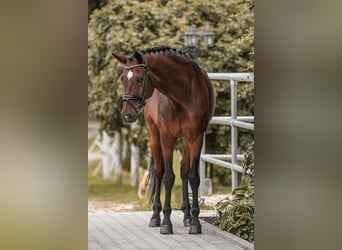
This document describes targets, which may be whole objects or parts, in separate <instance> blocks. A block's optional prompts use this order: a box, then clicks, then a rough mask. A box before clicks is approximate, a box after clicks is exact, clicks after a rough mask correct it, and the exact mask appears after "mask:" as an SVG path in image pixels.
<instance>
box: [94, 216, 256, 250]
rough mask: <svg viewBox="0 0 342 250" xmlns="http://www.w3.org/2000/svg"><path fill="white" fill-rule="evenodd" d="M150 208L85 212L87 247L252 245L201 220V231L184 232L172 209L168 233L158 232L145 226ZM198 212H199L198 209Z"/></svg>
mask: <svg viewBox="0 0 342 250" xmlns="http://www.w3.org/2000/svg"><path fill="white" fill-rule="evenodd" d="M151 215H152V212H103V211H99V212H93V213H88V249H89V250H97V249H107V250H111V249H206V250H214V249H227V250H238V249H254V248H253V245H252V244H251V243H248V242H245V241H243V240H241V239H240V238H238V237H236V236H234V235H232V234H229V233H227V232H223V231H222V230H220V229H219V228H217V227H214V226H213V225H211V224H209V223H206V222H204V221H201V224H202V234H198V235H191V234H188V230H189V228H188V227H184V226H183V213H182V212H181V211H173V212H172V214H171V220H172V223H173V232H174V234H172V235H161V234H160V233H159V227H155V228H152V227H149V226H148V224H149V220H150V217H151ZM201 215H202V213H201Z"/></svg>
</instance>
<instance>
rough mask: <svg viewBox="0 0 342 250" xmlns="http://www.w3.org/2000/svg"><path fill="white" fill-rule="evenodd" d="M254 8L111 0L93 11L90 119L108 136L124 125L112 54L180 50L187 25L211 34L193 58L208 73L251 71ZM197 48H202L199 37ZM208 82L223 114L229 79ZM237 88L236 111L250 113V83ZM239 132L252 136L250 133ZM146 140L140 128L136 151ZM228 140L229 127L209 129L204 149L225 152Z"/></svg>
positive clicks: (232, 3) (215, 1) (242, 2)
mask: <svg viewBox="0 0 342 250" xmlns="http://www.w3.org/2000/svg"><path fill="white" fill-rule="evenodd" d="M253 10H254V1H252V0H228V1H227V0H212V1H207V0H196V1H195V0H186V1H177V0H154V1H152V0H145V1H144V0H140V1H138V0H132V1H124V0H115V1H108V4H107V5H105V6H103V7H102V8H101V9H95V10H94V11H93V13H92V14H91V16H90V20H89V24H88V40H89V41H88V43H89V45H88V90H89V91H88V93H89V103H88V111H89V117H90V118H93V119H96V120H99V121H100V122H101V128H102V129H105V130H106V131H107V132H108V133H109V134H113V133H114V132H113V131H119V132H120V131H121V128H122V126H123V124H122V122H121V117H120V109H121V102H120V98H119V96H120V93H122V88H121V85H120V81H119V80H118V79H119V76H120V74H121V65H119V64H118V63H117V61H116V60H113V59H112V56H111V53H112V52H115V53H116V54H125V55H130V54H132V53H133V52H134V51H136V50H142V49H145V48H148V47H154V46H160V45H169V46H172V47H176V48H179V49H181V48H183V41H184V40H183V35H184V32H185V31H186V30H187V29H188V28H189V27H196V28H197V29H198V30H199V31H202V32H203V31H204V29H205V28H206V27H207V26H209V27H210V28H211V29H212V30H213V32H214V33H215V34H216V39H215V40H216V44H215V46H214V48H212V49H210V51H206V50H202V52H203V53H202V56H200V57H199V59H198V61H199V63H200V64H201V65H203V66H204V67H205V68H206V70H207V71H208V72H253V59H254V49H253V33H254V27H253V25H254V20H253V18H254V14H253ZM200 46H201V47H202V48H203V47H204V44H203V41H200ZM183 49H184V48H183ZM213 84H214V87H215V89H216V92H217V103H216V112H215V114H216V115H224V114H227V110H229V108H228V107H229V104H230V103H229V101H228V96H229V83H227V82H225V81H213ZM239 90H240V92H239V95H240V103H239V111H240V113H239V115H244V114H246V113H248V114H250V113H252V114H253V113H254V100H253V86H252V85H250V84H249V85H246V86H245V87H244V88H243V89H241V88H240V89H239ZM139 118H140V119H139V126H140V127H145V126H144V121H143V119H142V116H140V117H139ZM241 133H242V132H241ZM244 133H245V134H246V135H245V136H249V137H251V136H252V134H251V133H250V132H244ZM147 138H148V137H147V132H146V129H144V130H142V135H141V136H139V140H138V141H137V143H138V145H139V148H140V151H141V154H144V153H145V152H146V150H147V148H146V145H147ZM208 138H210V139H208ZM239 138H240V139H239V140H240V141H239V143H242V145H243V148H247V147H248V143H246V142H245V139H243V138H244V137H241V136H239ZM228 144H229V129H227V128H225V127H222V126H220V127H217V126H210V127H209V129H208V135H207V151H208V152H212V151H216V152H218V151H220V152H227V150H228V149H227V145H228ZM143 158H144V157H142V159H143Z"/></svg>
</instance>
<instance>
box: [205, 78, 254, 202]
mask: <svg viewBox="0 0 342 250" xmlns="http://www.w3.org/2000/svg"><path fill="white" fill-rule="evenodd" d="M208 76H209V78H210V79H211V80H228V81H230V99H231V116H214V117H213V118H212V119H211V121H210V124H217V125H229V126H231V154H206V153H205V137H204V141H203V146H202V152H201V159H200V166H199V173H200V179H201V182H200V187H199V194H200V195H201V196H203V195H204V193H205V162H208V163H211V164H214V165H217V166H220V167H224V168H228V169H230V170H231V171H232V190H234V189H235V188H236V187H237V185H238V172H240V173H241V172H242V171H243V167H242V166H240V165H238V160H243V159H244V155H242V154H238V153H237V143H238V134H237V129H238V127H239V128H244V129H249V130H254V124H253V123H252V122H254V116H237V86H238V82H240V81H242V82H254V75H253V74H250V73H208Z"/></svg>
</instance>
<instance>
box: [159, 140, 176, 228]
mask: <svg viewBox="0 0 342 250" xmlns="http://www.w3.org/2000/svg"><path fill="white" fill-rule="evenodd" d="M175 141H176V140H175V138H172V137H170V136H164V137H163V136H161V144H162V151H163V160H164V169H165V172H164V178H163V182H164V186H165V204H164V209H163V214H164V218H163V222H162V224H161V226H160V233H161V234H173V229H172V223H171V219H170V216H171V191H172V187H173V184H174V182H175V174H174V172H173V168H172V158H173V147H174V145H175Z"/></svg>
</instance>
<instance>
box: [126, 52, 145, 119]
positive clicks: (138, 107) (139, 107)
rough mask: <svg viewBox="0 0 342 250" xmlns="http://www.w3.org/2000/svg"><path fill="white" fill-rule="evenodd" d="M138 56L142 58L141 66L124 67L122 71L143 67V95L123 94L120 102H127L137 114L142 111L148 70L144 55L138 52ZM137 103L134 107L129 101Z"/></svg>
mask: <svg viewBox="0 0 342 250" xmlns="http://www.w3.org/2000/svg"><path fill="white" fill-rule="evenodd" d="M139 54H140V55H141V57H142V58H143V63H142V64H135V65H132V66H124V69H134V68H137V67H144V68H145V74H144V79H143V84H144V86H143V93H142V95H140V96H139V95H131V94H123V95H122V101H124V102H128V104H129V105H131V106H132V108H133V109H134V110H135V111H136V112H137V113H138V112H139V111H140V110H142V108H143V107H144V106H145V104H146V103H145V98H146V85H147V84H146V81H147V78H149V75H148V68H147V60H146V59H145V57H144V55H143V54H141V53H140V52H139ZM132 100H133V101H139V103H138V104H137V105H136V106H134V105H133V103H132V102H131V101H132Z"/></svg>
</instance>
